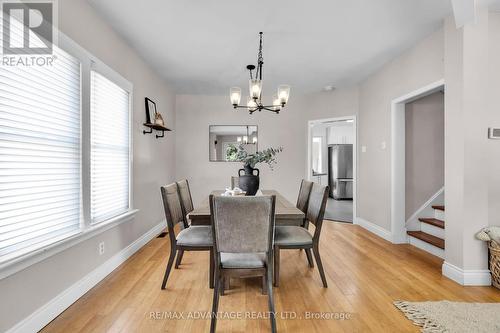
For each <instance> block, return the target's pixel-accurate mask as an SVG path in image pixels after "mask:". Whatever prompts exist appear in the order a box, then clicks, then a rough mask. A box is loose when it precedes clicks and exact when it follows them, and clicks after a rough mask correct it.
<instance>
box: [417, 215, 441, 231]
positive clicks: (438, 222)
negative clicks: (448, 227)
mask: <svg viewBox="0 0 500 333" xmlns="http://www.w3.org/2000/svg"><path fill="white" fill-rule="evenodd" d="M418 220H419V221H420V222H423V223H427V224H430V225H433V226H435V227H438V228H441V229H444V221H443V220H439V219H434V218H427V217H425V218H419V219H418Z"/></svg>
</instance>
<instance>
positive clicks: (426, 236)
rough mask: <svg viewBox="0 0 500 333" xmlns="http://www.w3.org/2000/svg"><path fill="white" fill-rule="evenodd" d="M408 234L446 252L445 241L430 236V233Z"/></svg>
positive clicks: (415, 232)
mask: <svg viewBox="0 0 500 333" xmlns="http://www.w3.org/2000/svg"><path fill="white" fill-rule="evenodd" d="M406 233H407V234H408V235H410V236H412V237H415V238H417V239H420V240H421V241H424V242H426V243H429V244H431V245H434V246H436V247H439V248H440V249H443V250H444V239H441V238H439V237H436V236H433V235H429V234H428V233H426V232H422V231H407V232H406Z"/></svg>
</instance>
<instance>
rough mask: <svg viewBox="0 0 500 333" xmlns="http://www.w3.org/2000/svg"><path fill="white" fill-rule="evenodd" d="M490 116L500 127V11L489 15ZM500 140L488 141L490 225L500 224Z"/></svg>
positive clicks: (490, 121)
mask: <svg viewBox="0 0 500 333" xmlns="http://www.w3.org/2000/svg"><path fill="white" fill-rule="evenodd" d="M489 25H490V28H489V46H490V49H489V69H488V72H489V73H490V75H489V84H488V87H489V90H488V94H489V96H490V97H489V106H488V110H489V113H488V114H489V117H488V126H489V127H496V128H500V107H499V102H498V94H499V92H500V42H499V41H500V12H495V13H490V16H489ZM499 152H500V140H489V141H488V143H487V155H488V158H489V161H488V186H489V188H488V199H489V204H488V207H489V214H488V215H489V216H488V223H489V225H498V226H500V154H499Z"/></svg>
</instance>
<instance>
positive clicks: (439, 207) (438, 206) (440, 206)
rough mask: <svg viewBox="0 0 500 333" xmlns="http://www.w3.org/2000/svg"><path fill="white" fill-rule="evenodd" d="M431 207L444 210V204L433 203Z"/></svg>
mask: <svg viewBox="0 0 500 333" xmlns="http://www.w3.org/2000/svg"><path fill="white" fill-rule="evenodd" d="M432 208H434V209H437V210H442V211H443V212H444V205H434V206H432Z"/></svg>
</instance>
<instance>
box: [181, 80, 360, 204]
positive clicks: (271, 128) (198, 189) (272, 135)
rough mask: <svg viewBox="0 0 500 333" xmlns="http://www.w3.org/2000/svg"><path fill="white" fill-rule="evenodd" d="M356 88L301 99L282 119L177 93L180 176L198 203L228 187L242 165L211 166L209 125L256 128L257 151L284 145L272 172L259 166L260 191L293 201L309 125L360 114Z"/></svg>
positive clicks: (226, 101) (214, 99) (296, 99)
mask: <svg viewBox="0 0 500 333" xmlns="http://www.w3.org/2000/svg"><path fill="white" fill-rule="evenodd" d="M357 97H358V93H357V88H352V89H339V90H337V91H334V92H329V93H318V94H312V95H305V96H298V95H294V94H293V88H292V93H291V97H290V100H289V104H288V105H287V106H286V108H285V109H284V110H282V111H281V112H280V114H279V115H276V114H272V113H269V112H265V111H262V112H260V113H259V112H257V113H254V114H253V115H249V114H248V112H245V111H244V110H234V109H232V107H231V105H230V103H229V99H228V97H227V96H199V95H179V96H177V102H176V113H177V116H176V127H177V136H176V177H177V178H178V179H181V178H188V179H189V181H190V185H191V191H192V195H193V200H194V203H195V205H196V204H199V203H200V202H201V201H202V200H203V199H204V198H206V197H207V196H208V194H209V193H210V191H211V190H214V189H223V188H224V187H226V186H229V184H230V177H231V175H237V172H238V169H239V168H241V164H240V163H221V162H209V161H208V151H207V149H208V148H207V146H208V145H207V140H208V126H209V125H235V124H236V125H239V124H241V125H246V124H250V125H258V126H259V150H262V149H265V148H267V147H271V146H272V147H277V146H283V148H284V151H283V152H282V153H281V154H279V155H278V164H277V166H276V167H275V170H274V171H270V170H269V168H268V167H267V165H259V166H258V168H259V169H260V171H261V177H260V178H261V188H263V189H271V188H272V189H277V190H278V191H280V192H281V193H282V194H283V195H285V197H286V198H287V199H289V200H290V201H292V202H295V201H296V199H297V193H298V191H299V187H300V180H301V179H303V178H304V177H305V174H306V165H307V150H306V147H307V121H308V120H312V119H321V118H332V117H342V116H347V115H355V114H356V113H357V103H358V102H357Z"/></svg>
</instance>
